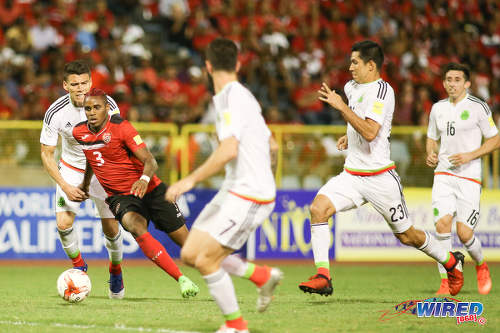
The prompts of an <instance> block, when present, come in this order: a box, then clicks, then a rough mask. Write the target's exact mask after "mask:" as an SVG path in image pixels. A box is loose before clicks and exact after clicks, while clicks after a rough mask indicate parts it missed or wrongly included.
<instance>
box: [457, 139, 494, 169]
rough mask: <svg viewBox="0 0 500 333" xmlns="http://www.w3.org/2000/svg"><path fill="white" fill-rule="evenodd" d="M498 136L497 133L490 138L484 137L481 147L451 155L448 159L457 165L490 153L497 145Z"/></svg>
mask: <svg viewBox="0 0 500 333" xmlns="http://www.w3.org/2000/svg"><path fill="white" fill-rule="evenodd" d="M499 140H500V137H499V136H498V134H497V135H495V136H492V137H491V138H488V139H485V140H484V142H483V144H482V145H481V147H479V148H478V149H476V150H474V151H471V152H468V153H460V154H455V155H452V156H450V157H449V158H448V160H449V161H450V162H451V164H453V166H455V167H458V166H460V165H462V164H466V163H468V162H470V161H472V160H475V159H476V158H480V157H482V156H484V155H486V154H489V153H491V152H492V151H493V150H495V149H497V148H498V146H499Z"/></svg>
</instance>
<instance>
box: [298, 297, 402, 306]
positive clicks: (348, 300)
mask: <svg viewBox="0 0 500 333" xmlns="http://www.w3.org/2000/svg"><path fill="white" fill-rule="evenodd" d="M318 297H321V296H318ZM394 302H395V301H390V300H380V299H367V298H335V297H328V298H317V299H314V300H309V301H308V302H307V303H308V304H310V305H323V304H325V303H336V304H356V303H388V304H395V303H394ZM396 303H398V302H397V301H396Z"/></svg>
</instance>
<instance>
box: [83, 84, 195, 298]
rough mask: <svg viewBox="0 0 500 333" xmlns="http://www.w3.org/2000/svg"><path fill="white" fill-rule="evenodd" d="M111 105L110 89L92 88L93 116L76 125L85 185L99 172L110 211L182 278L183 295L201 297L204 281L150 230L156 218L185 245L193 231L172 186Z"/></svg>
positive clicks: (89, 112) (89, 108) (89, 107)
mask: <svg viewBox="0 0 500 333" xmlns="http://www.w3.org/2000/svg"><path fill="white" fill-rule="evenodd" d="M109 107H110V105H109V104H108V102H107V100H106V94H105V93H104V91H102V90H100V89H92V90H90V91H89V93H87V94H86V96H85V101H84V109H85V114H86V116H87V120H86V121H83V122H81V123H79V124H77V125H76V126H75V127H74V129H73V137H74V138H75V140H76V141H78V143H80V145H81V146H82V149H83V152H84V153H85V157H86V158H87V165H86V168H85V176H84V180H83V182H82V184H81V185H80V188H81V189H82V190H83V191H84V192H86V193H87V192H88V188H89V184H90V179H91V177H92V174H93V173H95V175H96V177H97V179H98V180H99V182H100V183H101V185H102V186H103V188H104V190H105V191H106V193H107V194H108V198H107V199H106V203H107V204H108V205H109V208H110V210H111V211H112V212H113V214H115V217H116V219H117V220H118V221H120V223H121V224H122V226H123V227H124V228H125V230H127V231H129V232H130V233H131V234H132V236H134V238H135V240H136V241H137V243H138V244H139V246H140V247H141V249H142V251H143V252H144V254H145V255H146V257H148V258H149V259H151V260H152V261H153V262H154V263H155V264H156V265H158V266H159V267H160V268H162V269H163V270H164V271H165V272H167V273H168V274H169V275H170V276H172V277H173V278H174V279H175V280H177V281H178V282H179V285H180V289H181V294H182V296H183V297H190V296H196V294H198V292H199V288H198V286H197V285H196V284H194V283H193V282H192V281H191V280H190V279H189V278H188V277H186V276H184V275H183V274H182V273H181V272H180V270H179V268H178V267H177V265H176V264H175V262H174V261H173V260H172V258H171V257H170V256H169V254H168V253H167V251H166V250H165V248H164V247H163V245H161V243H160V242H158V241H157V240H156V239H155V238H154V237H153V236H152V235H151V234H150V233H149V232H148V222H149V220H152V221H153V223H154V224H155V226H156V228H157V229H159V230H162V231H164V232H166V233H167V234H168V236H169V237H170V238H171V239H172V240H173V241H174V242H175V243H177V244H178V245H179V246H182V245H183V244H184V242H185V240H186V238H187V236H188V229H187V228H186V225H185V223H184V217H183V216H182V214H181V212H180V211H179V208H178V207H177V205H176V204H174V203H171V202H168V201H166V200H165V192H166V188H167V187H166V185H165V184H164V183H163V182H162V181H161V180H160V179H159V178H158V177H157V176H156V175H155V174H154V173H155V171H156V169H157V168H158V165H157V164H156V160H155V158H154V157H153V155H152V154H151V153H150V152H149V150H148V148H147V147H146V144H145V143H144V142H143V141H142V139H141V137H140V135H139V134H138V133H137V131H136V130H135V128H134V127H133V126H132V125H131V124H130V123H129V122H128V121H126V120H123V119H122V118H121V117H120V116H119V115H112V116H110V115H109V114H108V110H109Z"/></svg>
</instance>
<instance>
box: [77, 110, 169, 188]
mask: <svg viewBox="0 0 500 333" xmlns="http://www.w3.org/2000/svg"><path fill="white" fill-rule="evenodd" d="M73 137H74V138H75V140H76V141H78V143H80V145H81V146H82V149H83V152H84V153H85V157H86V158H87V161H89V163H90V165H91V166H92V170H93V171H94V173H95V175H96V177H97V179H98V180H99V183H101V185H102V187H103V188H104V190H105V191H106V193H107V194H108V195H109V196H111V195H116V194H121V195H129V194H130V189H131V188H132V184H134V183H135V182H136V181H137V180H138V179H139V178H140V177H141V176H142V172H143V170H144V164H143V163H142V162H141V161H140V160H139V159H138V158H137V157H135V155H134V152H135V151H136V150H138V149H139V148H142V147H146V144H145V143H144V142H142V139H141V137H140V135H139V133H137V131H136V130H135V128H134V127H133V126H132V125H131V124H130V123H129V122H128V121H126V120H123V119H122V118H121V117H120V116H119V115H112V116H111V117H110V118H109V119H108V122H107V123H106V125H104V128H102V129H101V130H100V131H99V133H94V132H92V131H91V130H90V129H89V127H88V125H87V121H84V122H81V123H79V124H77V125H76V126H75V127H74V128H73ZM160 183H161V180H160V179H159V178H158V177H157V176H156V175H153V177H151V181H150V182H149V185H148V189H147V191H146V192H147V193H149V192H151V191H152V190H153V189H154V188H155V187H156V186H158V185H159V184H160Z"/></svg>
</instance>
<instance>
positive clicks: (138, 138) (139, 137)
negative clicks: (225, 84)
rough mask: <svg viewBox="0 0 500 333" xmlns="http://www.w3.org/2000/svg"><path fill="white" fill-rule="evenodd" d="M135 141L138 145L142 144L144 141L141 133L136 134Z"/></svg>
mask: <svg viewBox="0 0 500 333" xmlns="http://www.w3.org/2000/svg"><path fill="white" fill-rule="evenodd" d="M134 141H135V144H136V145H140V144H141V143H142V139H141V136H140V135H139V134H137V135H136V136H134Z"/></svg>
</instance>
